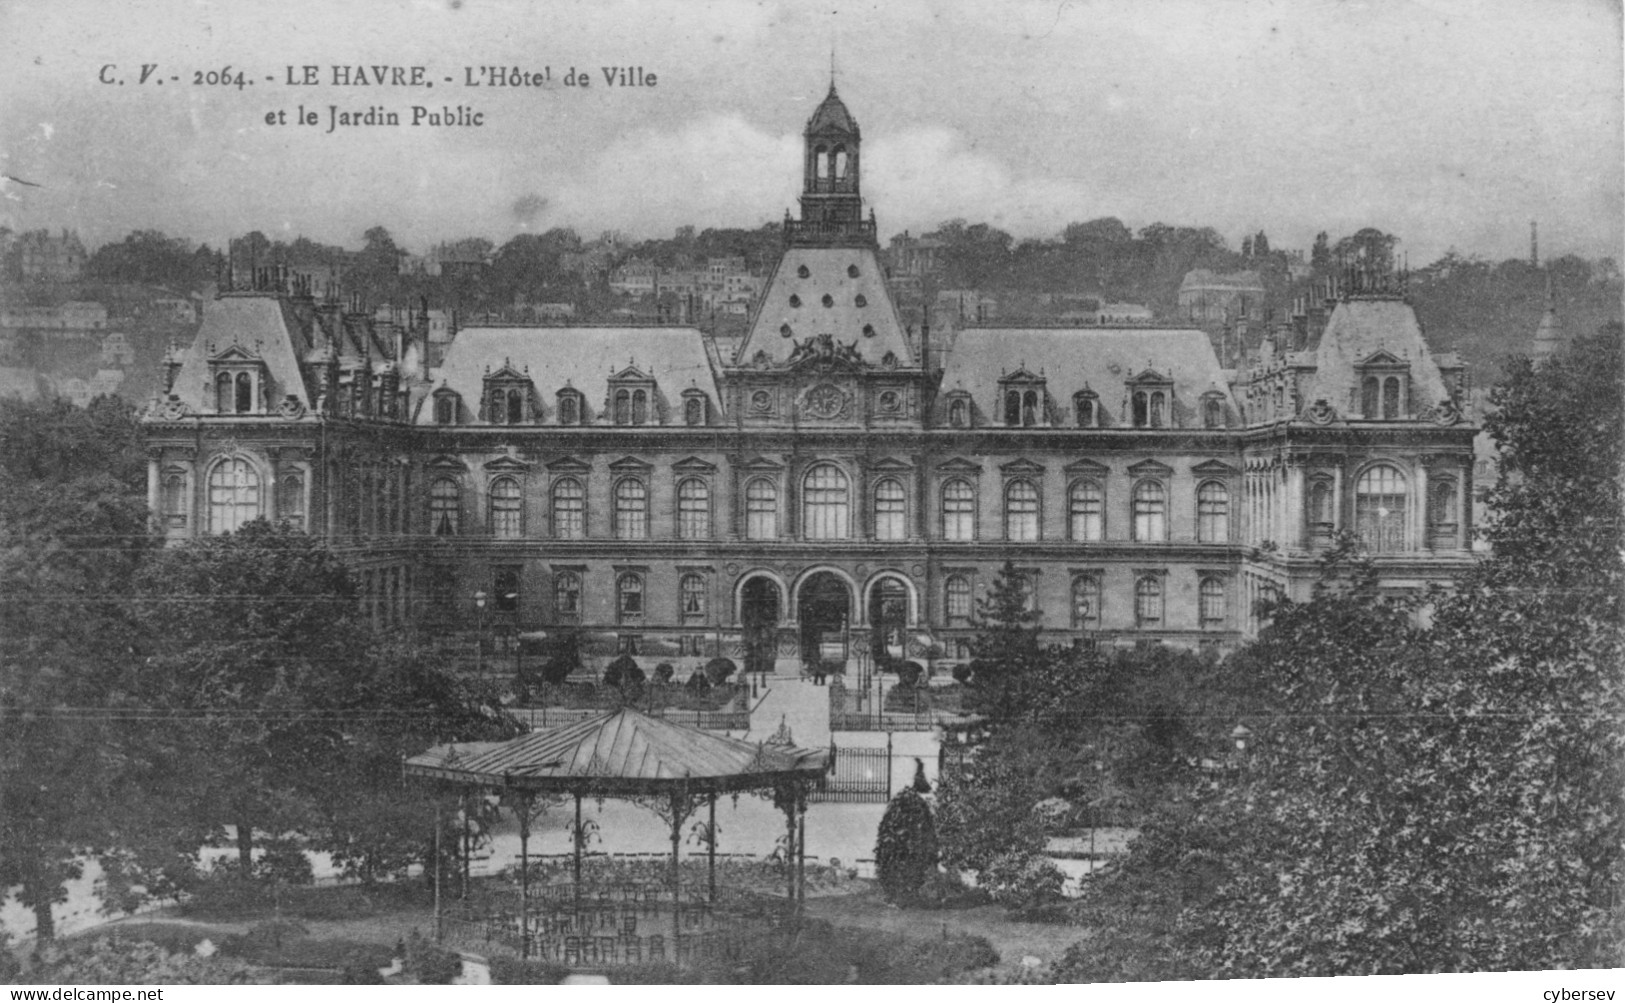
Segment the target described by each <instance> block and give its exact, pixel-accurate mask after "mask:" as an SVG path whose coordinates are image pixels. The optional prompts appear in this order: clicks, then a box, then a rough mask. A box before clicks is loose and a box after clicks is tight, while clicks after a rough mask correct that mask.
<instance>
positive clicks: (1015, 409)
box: [999, 369, 1049, 428]
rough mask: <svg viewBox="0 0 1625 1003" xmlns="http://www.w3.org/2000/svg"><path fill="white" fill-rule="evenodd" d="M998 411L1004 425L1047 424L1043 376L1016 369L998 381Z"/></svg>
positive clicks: (1029, 426) (1019, 426) (1013, 426)
mask: <svg viewBox="0 0 1625 1003" xmlns="http://www.w3.org/2000/svg"><path fill="white" fill-rule="evenodd" d="M999 397H1000V403H1001V407H1000V411H999V413H1000V414H1001V415H1003V417H1004V423H1005V425H1007V426H1009V427H1012V428H1032V427H1033V426H1036V425H1048V424H1049V421H1048V411H1047V408H1046V406H1045V405H1046V397H1045V390H1044V378H1043V377H1042V376H1034V375H1033V374H1032V373H1030V372H1028V371H1027V370H1026V369H1018V370H1016V371H1015V372H1013V373H1010V374H1009V375H1007V376H1005V377H1004V378H1003V379H1001V380H1000V381H999Z"/></svg>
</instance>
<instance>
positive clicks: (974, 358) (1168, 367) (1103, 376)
mask: <svg viewBox="0 0 1625 1003" xmlns="http://www.w3.org/2000/svg"><path fill="white" fill-rule="evenodd" d="M944 354H945V358H944V360H943V378H942V389H943V392H944V393H949V392H952V391H954V390H961V389H963V390H967V391H969V392H970V393H971V395H972V396H973V397H974V398H975V399H976V400H977V402H978V403H979V404H980V405H981V406H982V407H984V408H985V407H990V406H992V405H993V404H994V403H995V402H996V400H997V394H998V390H999V381H1000V380H1001V379H1007V378H1008V374H1009V372H1010V371H1011V370H1012V369H1018V370H1019V369H1021V368H1023V367H1027V368H1030V367H1033V366H1040V367H1041V368H1042V370H1043V374H1044V377H1045V380H1046V382H1047V389H1048V391H1049V394H1050V396H1051V397H1053V398H1055V399H1056V400H1062V401H1070V400H1071V399H1072V395H1073V394H1074V393H1076V392H1077V391H1079V390H1083V389H1084V388H1085V387H1087V388H1088V389H1090V390H1091V391H1093V392H1094V393H1096V394H1098V395H1099V396H1100V399H1101V405H1102V406H1104V407H1108V408H1113V409H1115V408H1116V407H1117V405H1118V402H1119V400H1120V399H1121V396H1122V393H1123V387H1124V386H1125V385H1126V384H1128V383H1129V382H1130V381H1131V380H1133V379H1135V378H1136V377H1137V376H1139V375H1142V374H1144V373H1145V372H1146V371H1147V370H1154V371H1155V372H1156V373H1158V374H1161V375H1162V376H1164V377H1170V376H1171V378H1172V380H1173V383H1174V393H1175V395H1177V396H1178V397H1179V398H1181V399H1183V400H1184V401H1185V403H1186V404H1191V405H1193V404H1194V403H1195V402H1196V401H1197V400H1198V399H1199V398H1200V397H1201V395H1202V393H1203V392H1204V391H1207V390H1209V389H1210V388H1213V387H1220V388H1222V387H1224V386H1226V383H1225V380H1224V377H1223V374H1222V372H1221V370H1220V368H1219V360H1218V358H1217V357H1216V356H1215V355H1214V354H1213V343H1212V342H1211V341H1209V340H1208V336H1207V335H1206V334H1204V333H1203V332H1201V331H1198V330H1195V329H1163V328H1149V329H1148V328H1111V327H1086V328H994V327H970V328H965V329H963V330H961V331H959V332H958V334H957V335H956V336H955V337H954V340H953V343H952V345H950V346H949V347H948V348H947V350H946V351H945V353H944ZM1228 396H1229V395H1228V393H1226V398H1227V399H1228Z"/></svg>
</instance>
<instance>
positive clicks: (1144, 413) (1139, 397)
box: [1133, 390, 1151, 428]
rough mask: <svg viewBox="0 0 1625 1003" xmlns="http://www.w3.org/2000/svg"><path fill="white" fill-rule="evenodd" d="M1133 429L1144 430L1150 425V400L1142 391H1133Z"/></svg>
mask: <svg viewBox="0 0 1625 1003" xmlns="http://www.w3.org/2000/svg"><path fill="white" fill-rule="evenodd" d="M1133 402H1134V427H1135V428H1146V427H1147V426H1149V425H1150V424H1151V418H1150V414H1151V410H1150V408H1151V399H1150V396H1149V395H1148V394H1147V393H1146V392H1145V391H1144V390H1136V391H1134V397H1133Z"/></svg>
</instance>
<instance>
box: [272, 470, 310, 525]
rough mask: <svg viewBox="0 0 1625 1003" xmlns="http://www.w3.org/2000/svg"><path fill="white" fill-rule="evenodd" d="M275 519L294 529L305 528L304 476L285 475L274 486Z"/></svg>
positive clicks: (297, 474) (295, 472)
mask: <svg viewBox="0 0 1625 1003" xmlns="http://www.w3.org/2000/svg"><path fill="white" fill-rule="evenodd" d="M276 517H277V518H278V519H280V520H282V521H283V522H286V523H287V524H288V525H290V526H292V527H293V528H294V529H304V528H305V475H304V474H301V473H298V472H297V471H294V472H290V473H285V474H283V475H282V477H281V479H280V480H278V481H277V484H276Z"/></svg>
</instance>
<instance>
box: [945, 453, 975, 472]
mask: <svg viewBox="0 0 1625 1003" xmlns="http://www.w3.org/2000/svg"><path fill="white" fill-rule="evenodd" d="M937 469H938V470H939V471H941V472H943V473H947V474H979V473H981V472H982V465H981V464H980V463H973V462H971V461H970V460H967V459H965V458H964V457H962V456H956V457H954V458H953V459H951V460H944V461H942V462H941V463H939V464H937Z"/></svg>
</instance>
